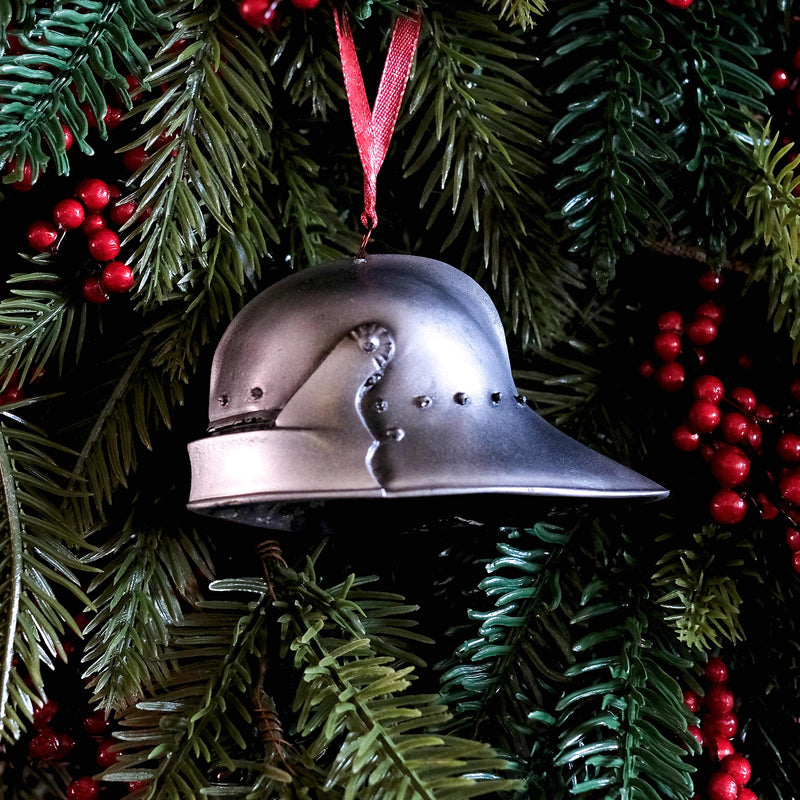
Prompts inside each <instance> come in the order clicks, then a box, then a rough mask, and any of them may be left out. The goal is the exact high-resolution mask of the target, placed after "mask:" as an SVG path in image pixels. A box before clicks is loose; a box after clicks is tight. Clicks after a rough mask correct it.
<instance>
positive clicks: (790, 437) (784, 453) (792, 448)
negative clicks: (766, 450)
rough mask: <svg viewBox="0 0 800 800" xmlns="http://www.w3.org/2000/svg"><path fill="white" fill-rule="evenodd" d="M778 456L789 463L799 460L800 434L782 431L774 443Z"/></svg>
mask: <svg viewBox="0 0 800 800" xmlns="http://www.w3.org/2000/svg"><path fill="white" fill-rule="evenodd" d="M775 450H776V451H777V453H778V455H779V456H780V458H782V459H783V460H784V461H788V462H789V463H790V464H793V463H796V462H798V461H800V436H798V435H797V434H796V433H782V434H781V435H780V436H779V437H778V441H777V442H776V443H775Z"/></svg>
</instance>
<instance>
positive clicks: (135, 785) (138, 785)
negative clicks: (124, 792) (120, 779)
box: [128, 781, 150, 794]
mask: <svg viewBox="0 0 800 800" xmlns="http://www.w3.org/2000/svg"><path fill="white" fill-rule="evenodd" d="M149 785H150V781H128V791H129V792H130V793H131V794H133V793H134V792H141V791H142V790H143V789H146V788H147V787H148V786H149Z"/></svg>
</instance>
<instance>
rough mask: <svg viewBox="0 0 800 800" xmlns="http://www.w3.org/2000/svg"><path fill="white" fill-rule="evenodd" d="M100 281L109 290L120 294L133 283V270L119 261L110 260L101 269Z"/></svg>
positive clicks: (127, 289)
mask: <svg viewBox="0 0 800 800" xmlns="http://www.w3.org/2000/svg"><path fill="white" fill-rule="evenodd" d="M100 283H102V284H103V288H105V289H107V290H108V291H109V292H114V293H115V294H122V293H124V292H127V291H129V290H130V289H131V287H132V286H133V284H134V277H133V271H132V270H131V268H130V267H129V266H128V265H127V264H123V263H122V262H121V261H112V262H111V263H110V264H108V265H107V266H106V267H105V268H104V269H103V274H102V275H101V276H100Z"/></svg>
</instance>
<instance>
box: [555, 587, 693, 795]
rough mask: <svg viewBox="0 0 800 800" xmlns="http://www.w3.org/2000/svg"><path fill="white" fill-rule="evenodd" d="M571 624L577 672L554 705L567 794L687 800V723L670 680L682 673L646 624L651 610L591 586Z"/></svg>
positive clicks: (621, 591) (615, 590)
mask: <svg viewBox="0 0 800 800" xmlns="http://www.w3.org/2000/svg"><path fill="white" fill-rule="evenodd" d="M582 606H583V608H582V609H581V610H580V611H578V613H577V614H575V616H574V617H573V620H572V622H573V624H574V625H575V626H576V627H577V631H579V632H580V633H582V635H581V637H580V638H579V639H578V640H577V641H576V642H575V645H574V650H575V652H576V654H577V655H578V657H579V659H580V660H579V662H578V663H576V664H575V665H573V666H572V667H570V668H569V669H568V670H567V675H568V676H569V677H571V678H572V679H573V685H572V686H571V687H570V689H569V691H568V692H567V693H566V694H565V695H564V696H563V697H562V698H561V700H560V701H559V703H558V706H557V710H558V711H559V712H560V715H559V718H558V720H557V725H558V727H559V728H560V730H561V737H560V753H559V754H558V756H557V758H556V761H555V763H556V764H557V765H559V766H562V767H564V768H565V770H566V771H567V782H568V786H569V791H570V794H573V795H581V794H587V793H591V792H595V791H599V790H602V791H603V793H604V796H606V797H627V798H631V800H657V798H665V797H667V798H681V799H683V798H685V799H686V800H688V799H689V798H691V797H692V796H693V794H694V789H693V786H692V780H691V773H692V772H693V770H694V767H692V766H690V765H689V764H688V763H687V762H686V759H687V756H688V753H689V752H699V749H700V746H699V745H698V744H697V742H696V741H693V737H692V735H691V734H690V733H688V731H687V725H688V723H689V721H690V720H691V719H693V717H692V716H691V714H690V712H689V711H688V709H687V708H686V707H685V705H684V703H683V699H682V694H681V688H680V686H679V685H678V683H677V682H676V680H675V679H674V678H673V677H671V675H670V673H671V672H673V671H674V670H676V669H677V670H680V669H686V668H687V667H689V666H691V663H690V662H688V661H684V660H683V659H681V658H679V657H678V656H677V654H676V653H675V651H674V648H673V647H672V646H671V645H670V643H669V637H668V636H665V635H664V634H663V633H661V632H660V631H659V630H658V629H657V627H656V626H655V625H654V624H652V623H651V622H650V621H649V615H650V614H651V613H652V609H648V608H647V606H646V604H645V603H643V601H642V600H641V599H640V598H639V597H638V596H636V595H635V594H634V593H633V592H630V591H627V590H626V587H625V583H624V582H623V583H614V584H611V583H608V582H606V581H605V580H603V579H601V578H597V579H595V580H594V581H592V583H590V584H589V585H588V586H587V587H586V589H585V590H584V596H583V601H582Z"/></svg>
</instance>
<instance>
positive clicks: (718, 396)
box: [692, 375, 725, 405]
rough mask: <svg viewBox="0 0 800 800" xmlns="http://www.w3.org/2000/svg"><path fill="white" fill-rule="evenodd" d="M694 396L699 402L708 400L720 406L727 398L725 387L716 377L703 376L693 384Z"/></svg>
mask: <svg viewBox="0 0 800 800" xmlns="http://www.w3.org/2000/svg"><path fill="white" fill-rule="evenodd" d="M692 394H693V395H694V396H695V398H696V399H697V400H708V401H709V402H710V403H714V405H719V404H720V403H721V402H722V399H723V398H724V397H725V387H724V386H723V384H722V381H721V380H720V379H719V378H717V377H716V376H715V375H701V376H700V377H699V378H698V379H697V380H696V381H695V382H694V383H693V384H692Z"/></svg>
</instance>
